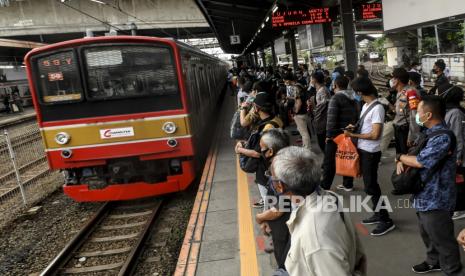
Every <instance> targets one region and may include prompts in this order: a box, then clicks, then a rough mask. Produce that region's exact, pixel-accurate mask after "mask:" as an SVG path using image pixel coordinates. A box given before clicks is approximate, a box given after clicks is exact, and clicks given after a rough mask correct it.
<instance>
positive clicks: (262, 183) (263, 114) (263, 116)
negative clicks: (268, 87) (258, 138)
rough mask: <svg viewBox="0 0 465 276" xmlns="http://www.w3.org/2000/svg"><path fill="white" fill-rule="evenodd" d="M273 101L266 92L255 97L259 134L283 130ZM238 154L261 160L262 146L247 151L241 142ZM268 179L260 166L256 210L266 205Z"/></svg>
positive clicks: (237, 147) (238, 144)
mask: <svg viewBox="0 0 465 276" xmlns="http://www.w3.org/2000/svg"><path fill="white" fill-rule="evenodd" d="M272 101H273V100H272V99H271V97H270V95H269V94H268V93H266V92H260V93H258V94H257V95H256V96H255V99H254V102H253V107H252V111H251V112H254V113H255V114H256V115H258V117H259V118H260V119H259V121H258V122H257V129H256V130H255V131H258V132H259V133H263V132H264V131H266V130H268V129H272V128H282V127H283V122H282V121H281V119H279V117H277V116H275V115H274V113H273V102H272ZM235 151H236V153H237V154H243V155H246V156H249V157H252V158H260V157H261V155H260V145H259V144H258V143H257V145H256V148H255V149H247V148H245V147H244V145H243V144H242V143H241V142H238V143H237V144H236V149H235ZM267 181H268V179H267V178H266V177H265V169H264V167H263V166H258V168H257V171H256V172H255V182H256V183H257V186H258V190H259V191H260V196H261V199H260V200H258V201H257V202H255V203H254V205H253V206H254V207H255V208H262V207H263V205H264V200H265V196H266V193H267V188H266V185H267V184H266V183H267Z"/></svg>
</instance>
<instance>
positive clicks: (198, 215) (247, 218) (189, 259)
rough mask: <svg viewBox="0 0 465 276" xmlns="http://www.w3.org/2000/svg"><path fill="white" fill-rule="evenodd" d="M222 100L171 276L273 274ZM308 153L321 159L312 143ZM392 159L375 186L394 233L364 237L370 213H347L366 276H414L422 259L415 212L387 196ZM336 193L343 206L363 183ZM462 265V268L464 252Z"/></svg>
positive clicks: (254, 194)
mask: <svg viewBox="0 0 465 276" xmlns="http://www.w3.org/2000/svg"><path fill="white" fill-rule="evenodd" d="M225 101H226V102H225V103H224V104H223V108H222V109H221V113H222V114H221V118H220V126H219V127H218V129H217V132H218V136H217V143H216V144H214V146H213V147H212V148H214V149H213V150H211V152H210V155H209V157H208V159H207V162H206V165H205V169H204V172H203V175H202V179H201V182H200V186H199V191H198V194H197V198H196V201H195V203H194V208H193V210H192V214H191V218H190V221H189V224H188V228H187V231H186V236H185V239H184V242H183V247H182V249H181V252H180V255H179V259H178V265H177V269H176V272H175V274H174V275H176V276H180V275H189V276H191V275H199V276H209V275H222V276H229V275H230V276H237V275H242V276H245V275H247V276H249V275H250V276H255V275H272V274H273V272H274V271H275V269H276V262H275V259H274V255H273V254H272V253H271V254H267V253H265V252H264V248H265V238H264V236H263V235H262V234H261V232H260V230H259V227H258V225H257V224H256V223H255V214H256V213H257V212H260V211H261V209H254V208H253V207H252V204H253V203H254V202H255V201H256V200H258V199H259V197H260V195H259V192H258V188H257V186H256V184H255V183H254V175H250V174H246V173H244V172H243V171H241V169H240V168H239V166H238V160H237V156H236V154H235V153H234V146H235V141H233V140H232V139H230V138H229V120H230V119H231V116H232V114H233V111H234V101H233V98H232V97H231V96H229V95H227V96H226V97H225ZM312 149H315V150H314V151H315V152H317V154H319V155H320V156H321V157H323V156H322V153H321V152H320V151H319V149H318V146H317V144H316V141H314V144H313V146H312ZM394 155H395V153H394V151H393V149H391V151H390V152H388V153H387V154H385V155H384V156H383V158H382V161H381V164H380V168H379V181H380V184H381V189H382V191H383V193H384V194H386V195H387V196H388V198H389V200H390V203H391V205H392V207H393V210H394V211H393V213H391V217H392V219H393V220H394V222H395V224H396V226H397V228H396V229H395V230H394V231H392V232H390V233H388V234H387V235H384V236H381V237H373V236H370V235H369V233H370V231H371V230H372V227H367V226H364V225H362V224H361V223H360V222H361V220H362V219H364V218H366V217H369V216H370V214H368V213H366V212H364V211H363V210H362V212H359V213H351V217H352V220H353V222H354V224H355V225H356V228H357V231H358V233H359V236H360V238H361V240H362V243H363V246H364V248H365V252H366V255H367V259H368V275H370V276H371V275H373V276H393V275H396V276H398V275H402V276H409V275H417V274H415V273H414V272H412V270H411V267H412V265H415V264H418V263H421V262H423V261H424V259H425V258H426V250H425V248H424V245H423V242H422V240H421V237H420V233H419V229H418V225H417V218H416V214H415V209H413V208H412V207H411V206H410V204H409V200H408V196H393V195H391V194H390V191H391V190H392V187H391V183H390V175H391V173H392V171H393V170H394V164H393V163H394V162H393V160H394ZM340 183H342V178H341V177H338V176H337V177H336V178H335V181H334V183H333V190H335V187H336V185H337V184H340ZM336 192H337V193H339V194H341V195H342V196H343V197H344V202H346V203H347V205H348V202H349V199H348V196H349V195H361V196H363V195H364V192H363V182H362V180H361V179H356V180H355V188H354V191H353V192H350V193H347V192H339V191H336ZM346 203H344V206H345V207H347V206H346ZM455 227H456V234H458V232H459V231H460V230H461V229H462V228H464V227H465V219H463V220H457V221H456V222H455ZM461 252H462V250H461ZM462 263H463V264H465V254H463V252H462ZM428 275H441V274H440V273H429V274H428ZM325 276H326V275H325Z"/></svg>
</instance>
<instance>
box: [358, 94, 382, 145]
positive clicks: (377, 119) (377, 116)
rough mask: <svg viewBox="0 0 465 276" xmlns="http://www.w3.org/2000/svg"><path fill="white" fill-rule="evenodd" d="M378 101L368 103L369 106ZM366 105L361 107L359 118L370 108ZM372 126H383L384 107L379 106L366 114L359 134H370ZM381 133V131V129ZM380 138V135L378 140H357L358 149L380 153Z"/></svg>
mask: <svg viewBox="0 0 465 276" xmlns="http://www.w3.org/2000/svg"><path fill="white" fill-rule="evenodd" d="M377 101H378V100H374V101H373V102H371V103H370V105H372V104H374V103H375V102H377ZM370 105H368V104H364V105H363V107H362V112H361V113H360V118H361V117H362V115H363V114H365V111H366V110H367V109H368V107H369V106H370ZM373 124H381V126H383V124H384V107H383V105H381V104H378V105H377V106H375V107H373V109H371V110H370V112H368V113H367V115H366V116H365V119H364V120H363V125H362V129H361V130H360V134H366V133H370V132H371V131H372V130H373ZM381 132H382V129H381ZM381 138H382V135H380V136H379V139H378V140H366V139H360V138H359V139H358V146H357V147H358V148H359V149H361V150H364V151H368V152H378V151H381Z"/></svg>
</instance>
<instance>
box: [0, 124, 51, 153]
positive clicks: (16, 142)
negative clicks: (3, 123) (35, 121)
mask: <svg viewBox="0 0 465 276" xmlns="http://www.w3.org/2000/svg"><path fill="white" fill-rule="evenodd" d="M41 139H42V136H41V135H40V132H39V129H37V131H33V132H30V133H28V134H26V135H21V136H19V137H12V139H11V146H12V147H13V148H17V147H21V146H23V145H26V144H29V143H33V142H37V141H39V140H41ZM7 151H8V146H7V144H6V142H5V141H3V142H2V143H0V154H2V153H4V152H7Z"/></svg>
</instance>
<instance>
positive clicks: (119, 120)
mask: <svg viewBox="0 0 465 276" xmlns="http://www.w3.org/2000/svg"><path fill="white" fill-rule="evenodd" d="M25 63H26V67H27V75H28V80H29V85H30V89H31V94H32V98H33V103H34V107H35V109H36V111H37V120H38V123H39V127H40V131H41V134H42V138H43V142H44V144H45V150H46V155H47V159H48V163H49V166H50V168H51V169H56V170H62V171H63V172H64V174H65V176H66V181H65V185H64V187H63V190H64V192H65V194H67V195H68V196H70V197H71V198H73V199H74V200H76V201H110V200H130V199H135V198H141V197H148V196H154V195H161V194H166V193H172V192H177V191H182V190H184V189H186V188H187V187H188V186H189V185H190V184H191V182H192V181H193V180H194V178H195V176H196V173H197V172H198V171H199V169H200V165H201V159H202V156H205V152H206V149H205V148H206V146H207V145H208V143H206V141H208V140H206V139H207V138H208V137H211V134H212V132H213V127H212V125H211V124H208V122H209V121H211V118H212V117H213V116H212V115H213V112H214V110H215V107H216V106H217V103H218V101H219V98H220V94H221V91H222V90H223V88H224V85H225V81H226V74H227V69H228V64H227V63H226V62H223V61H221V60H219V59H217V58H215V57H212V56H210V55H207V54H205V53H203V52H201V51H200V50H198V49H196V48H193V47H191V46H189V45H187V44H184V43H182V42H178V41H175V40H172V39H163V38H154V37H140V36H114V37H93V38H83V39H76V40H71V41H66V42H61V43H56V44H53V45H48V46H45V47H42V48H38V49H34V50H32V51H31V52H29V53H28V54H27V55H26V58H25Z"/></svg>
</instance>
